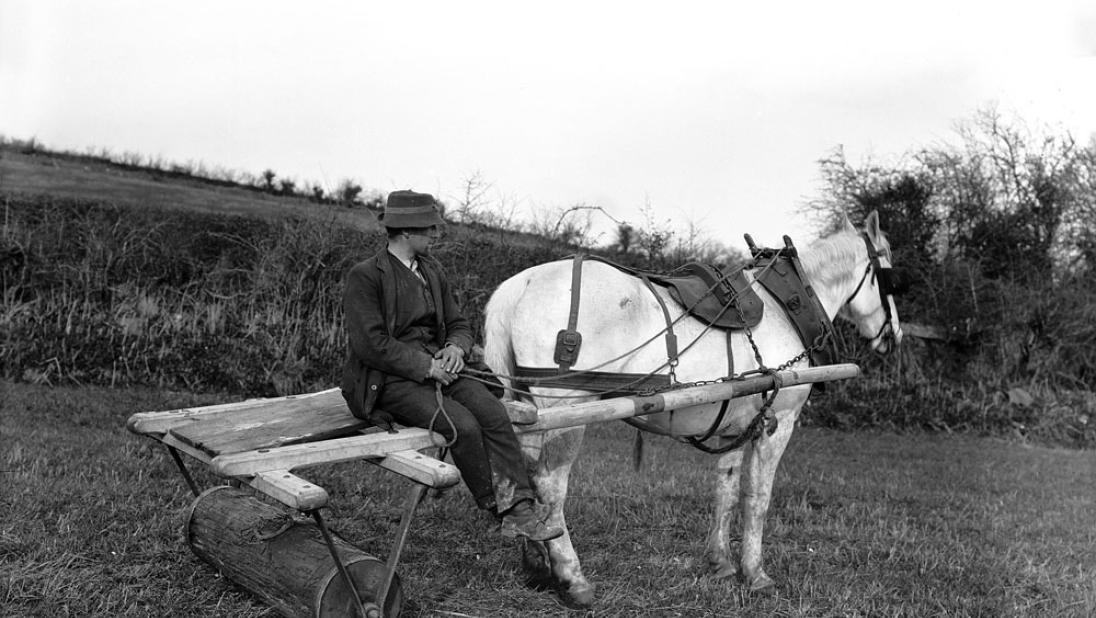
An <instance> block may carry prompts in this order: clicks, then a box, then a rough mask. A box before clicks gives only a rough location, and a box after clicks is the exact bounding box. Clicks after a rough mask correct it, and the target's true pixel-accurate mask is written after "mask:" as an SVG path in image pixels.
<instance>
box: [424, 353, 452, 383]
mask: <svg viewBox="0 0 1096 618" xmlns="http://www.w3.org/2000/svg"><path fill="white" fill-rule="evenodd" d="M426 377H427V378H432V379H433V380H435V381H436V382H438V383H439V384H441V385H442V386H449V385H450V384H452V383H453V380H456V379H457V376H456V374H453V373H449V372H448V371H446V370H445V361H443V360H442V359H440V358H435V359H432V360H431V361H430V371H429V372H428V373H427V374H426Z"/></svg>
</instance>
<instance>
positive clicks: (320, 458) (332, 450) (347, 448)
mask: <svg viewBox="0 0 1096 618" xmlns="http://www.w3.org/2000/svg"><path fill="white" fill-rule="evenodd" d="M439 438H440V437H439ZM434 445H435V442H434V440H432V439H431V432H430V431H427V430H426V429H419V428H418V427H407V428H404V429H401V430H399V431H398V432H397V433H385V432H377V433H369V434H364V435H357V436H349V437H346V438H335V439H333V440H323V441H321V442H308V443H306V444H293V445H290V446H282V447H278V448H270V449H259V450H255V451H244V452H241V453H226V454H224V455H218V456H216V457H214V458H213V460H212V461H211V462H210V467H211V468H212V469H213V471H214V472H216V473H217V474H220V475H222V476H247V475H251V474H255V473H256V472H263V471H266V470H280V469H283V468H284V469H293V468H303V467H307V466H314V465H317V464H325V463H340V462H343V461H353V460H356V459H367V458H374V457H375V458H380V457H385V456H386V455H388V454H390V453H394V452H396V451H407V450H418V449H423V448H430V447H432V446H434Z"/></svg>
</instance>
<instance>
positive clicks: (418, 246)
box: [404, 225, 441, 255]
mask: <svg viewBox="0 0 1096 618" xmlns="http://www.w3.org/2000/svg"><path fill="white" fill-rule="evenodd" d="M404 234H405V235H406V236H407V239H408V241H409V242H410V243H411V248H412V249H413V250H414V251H415V255H430V247H431V245H433V244H434V241H436V240H437V239H438V238H440V237H441V231H440V230H438V226H436V225H431V226H430V227H421V228H414V229H410V230H407V231H405V232H404Z"/></svg>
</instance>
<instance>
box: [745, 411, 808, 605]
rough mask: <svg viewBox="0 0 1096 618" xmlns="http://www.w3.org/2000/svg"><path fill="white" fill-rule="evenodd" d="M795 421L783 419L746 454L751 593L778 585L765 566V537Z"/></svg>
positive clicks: (747, 571)
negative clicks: (780, 466) (778, 469)
mask: <svg viewBox="0 0 1096 618" xmlns="http://www.w3.org/2000/svg"><path fill="white" fill-rule="evenodd" d="M795 417H796V414H795V413H794V412H793V413H792V414H791V415H783V418H781V420H780V424H779V425H778V428H777V430H776V432H774V433H773V435H771V436H770V435H768V434H767V433H762V436H761V437H760V438H758V439H757V440H756V441H754V442H753V443H752V444H750V445H748V446H747V448H746V452H745V467H744V470H743V474H744V478H743V483H742V499H743V500H742V562H741V564H742V576H743V578H744V579H745V581H746V584H747V585H748V586H749V588H750V590H762V589H765V588H770V587H772V586H774V585H775V583H774V582H773V580H772V579H771V578H770V577H769V576H768V575H766V574H765V570H764V569H763V568H762V566H761V537H762V534H763V531H764V527H765V514H766V513H767V512H768V510H769V499H770V498H771V497H772V488H773V478H774V477H775V476H776V467H777V465H778V464H779V463H780V457H781V456H782V455H783V454H784V448H785V447H787V446H788V440H789V439H790V438H791V436H792V431H793V430H794V429H795Z"/></svg>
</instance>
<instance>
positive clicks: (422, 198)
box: [342, 191, 563, 541]
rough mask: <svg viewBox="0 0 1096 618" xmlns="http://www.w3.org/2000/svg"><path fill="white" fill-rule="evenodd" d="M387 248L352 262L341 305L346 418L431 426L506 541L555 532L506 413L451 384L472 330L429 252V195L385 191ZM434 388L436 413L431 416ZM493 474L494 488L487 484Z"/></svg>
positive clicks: (471, 386) (435, 225)
mask: <svg viewBox="0 0 1096 618" xmlns="http://www.w3.org/2000/svg"><path fill="white" fill-rule="evenodd" d="M380 219H381V221H382V222H383V223H384V226H385V228H386V230H387V233H388V246H387V248H386V249H385V250H384V251H381V252H380V253H378V254H377V255H375V256H373V257H372V258H370V259H368V260H366V261H364V262H361V263H360V264H357V265H355V266H354V268H352V269H351V270H350V274H349V275H348V276H347V279H346V291H345V295H344V298H343V307H344V309H345V312H346V328H347V331H348V334H349V338H350V350H349V355H348V358H347V362H346V367H345V369H344V371H343V381H342V392H343V396H344V397H345V398H346V401H347V404H348V405H349V406H350V411H351V412H352V413H353V414H354V416H356V417H358V418H362V419H366V420H370V421H372V422H374V423H375V424H377V425H381V426H389V425H388V421H389V420H393V419H394V420H396V421H398V422H400V423H403V424H405V425H411V426H415V427H425V428H428V429H433V430H434V431H437V432H438V433H440V434H442V435H443V436H445V438H446V440H448V441H453V440H454V439H455V442H453V444H452V446H451V452H452V454H453V462H454V463H455V464H456V466H457V468H458V469H459V470H460V472H461V476H462V477H463V479H464V482H465V484H466V485H467V486H468V489H469V490H470V491H471V492H472V496H473V497H475V499H476V504H477V505H478V506H479V507H480V508H481V509H484V510H487V511H492V512H494V513H495V514H497V515H500V516H501V517H502V533H503V535H504V536H506V537H510V538H513V537H517V536H523V537H527V538H529V539H531V540H534V541H546V540H550V539H553V538H556V537H558V536H560V535H561V534H563V530H562V529H561V528H559V527H553V526H548V525H547V524H545V522H544V521H543V520H541V519H540V518H538V517H537V515H536V509H535V508H534V507H535V493H534V491H533V486H532V482H531V481H530V479H529V473H528V472H527V471H526V469H525V465H524V462H523V460H522V455H521V447H520V445H519V444H518V440H517V436H515V435H514V430H513V427H512V426H511V425H510V419H509V416H508V415H507V413H506V408H505V407H504V406H503V405H502V403H501V402H500V401H499V400H498V399H496V398H495V397H494V396H492V395H491V393H490V392H489V391H488V390H487V388H486V387H485V386H484V385H483V384H482V383H480V382H476V381H473V380H470V379H463V380H462V379H460V376H459V374H460V372H461V370H462V369H464V358H465V356H466V355H467V354H468V353H469V352H470V351H471V349H472V343H473V341H472V329H471V327H470V325H469V323H468V320H467V319H465V317H464V316H463V315H462V314H461V310H460V308H459V307H458V306H457V303H456V300H455V299H454V298H453V293H452V290H451V289H450V287H449V282H448V281H447V280H446V278H445V276H444V274H443V273H442V270H441V267H440V265H439V264H438V263H437V261H435V260H434V259H432V258H431V257H430V247H431V245H432V244H433V242H434V241H435V240H437V238H438V235H439V227H440V226H441V225H443V221H442V219H441V216H440V215H439V214H438V206H437V203H436V202H435V201H434V198H433V196H431V195H429V194H427V193H415V192H414V191H393V192H392V193H390V194H389V195H388V200H387V203H386V204H385V208H384V213H383V214H382V215H381V217H380ZM439 386H440V390H441V395H442V406H443V408H444V414H435V413H436V412H437V411H438V403H437V400H436V394H435V389H436V388H438V387H439ZM492 477H494V482H492Z"/></svg>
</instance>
